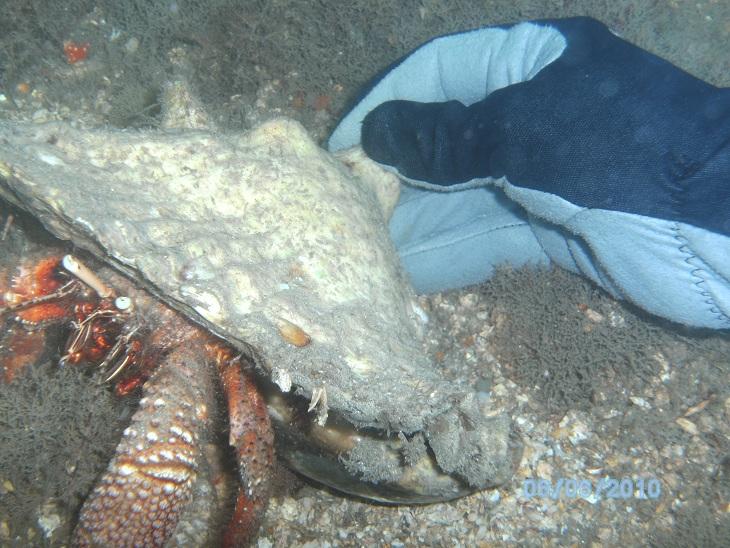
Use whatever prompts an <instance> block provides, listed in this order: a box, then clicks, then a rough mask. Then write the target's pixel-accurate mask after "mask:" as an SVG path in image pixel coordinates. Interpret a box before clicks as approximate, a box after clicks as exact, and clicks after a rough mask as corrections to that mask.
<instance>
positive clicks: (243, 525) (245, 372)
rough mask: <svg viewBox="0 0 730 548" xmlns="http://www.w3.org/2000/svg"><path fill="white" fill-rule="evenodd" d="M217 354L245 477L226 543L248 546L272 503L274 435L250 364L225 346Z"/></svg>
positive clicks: (232, 440)
mask: <svg viewBox="0 0 730 548" xmlns="http://www.w3.org/2000/svg"><path fill="white" fill-rule="evenodd" d="M214 352H215V356H216V359H215V361H216V365H217V366H218V372H219V376H220V378H221V381H222V384H223V390H224V392H225V396H226V400H227V402H228V421H229V428H230V433H229V443H230V444H231V446H233V448H234V449H235V451H236V457H237V460H238V470H239V474H240V478H241V485H240V487H239V490H238V495H237V498H236V508H235V510H234V513H233V517H232V519H231V521H230V523H229V525H228V528H227V529H226V532H225V534H224V536H223V544H224V546H245V545H248V544H249V543H250V542H251V540H252V538H253V537H254V536H255V534H256V531H258V528H259V525H260V523H261V520H262V518H263V516H264V513H265V512H266V507H267V505H268V502H269V495H270V484H271V477H272V475H273V468H274V435H273V432H272V429H271V419H270V418H269V413H268V411H267V408H266V402H265V401H264V398H263V396H262V395H261V393H260V392H259V390H258V389H257V387H256V385H255V382H254V377H253V372H252V370H251V366H250V364H248V363H247V362H243V361H241V360H240V359H239V358H237V357H233V356H232V355H231V354H230V351H229V350H228V349H227V348H225V347H224V348H221V347H217V348H215V349H214Z"/></svg>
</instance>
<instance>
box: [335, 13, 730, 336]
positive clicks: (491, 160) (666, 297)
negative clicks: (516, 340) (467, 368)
mask: <svg viewBox="0 0 730 548" xmlns="http://www.w3.org/2000/svg"><path fill="white" fill-rule="evenodd" d="M359 143H362V146H363V148H364V149H365V152H366V153H367V154H368V155H369V156H370V157H371V158H373V159H374V160H375V161H377V162H379V163H380V164H382V165H384V166H385V167H387V168H389V169H392V170H395V171H396V172H397V173H398V174H399V176H400V177H401V178H402V179H404V180H405V181H407V182H409V183H410V184H409V185H406V186H404V188H403V192H402V194H401V200H400V202H399V204H398V206H397V208H396V210H395V212H394V215H393V217H392V219H391V224H390V228H391V235H392V237H393V240H394V242H395V244H396V247H397V248H398V251H399V253H400V254H401V257H402V259H403V263H404V266H405V268H406V270H407V271H408V273H409V275H410V276H411V279H412V281H413V284H414V286H415V287H416V289H417V290H419V291H424V292H431V291H440V290H444V289H448V288H453V287H458V286H463V285H466V284H470V283H476V282H480V281H483V280H484V279H487V278H488V277H489V276H490V275H491V273H492V271H493V268H494V267H495V266H497V265H499V264H500V263H505V262H507V263H510V264H513V265H523V264H526V263H531V264H537V265H545V264H548V263H549V262H551V261H552V262H554V263H557V264H558V265H560V266H562V267H564V268H567V269H569V270H571V271H573V272H578V273H581V274H583V275H585V276H587V277H589V278H590V279H591V280H593V281H594V282H595V283H596V284H598V285H600V286H601V287H603V288H604V289H606V290H607V291H609V292H610V293H611V294H612V295H614V296H615V297H617V298H623V299H627V300H629V301H632V302H633V303H635V304H636V305H638V306H640V307H641V308H643V309H645V310H647V311H649V312H651V313H653V314H656V315H658V316H661V317H664V318H668V319H670V320H673V321H675V322H680V323H683V324H687V325H691V326H699V327H711V328H730V89H720V88H716V87H714V86H711V85H709V84H707V83H705V82H703V81H701V80H698V79H696V78H694V77H692V76H690V75H689V74H687V73H685V72H683V71H681V70H680V69H678V68H676V67H675V66H673V65H671V64H670V63H668V62H667V61H664V60H662V59H660V58H658V57H656V56H654V55H652V54H650V53H648V52H646V51H644V50H642V49H640V48H638V47H636V46H633V45H632V44H629V43H628V42H625V41H623V40H621V39H620V38H618V37H616V36H615V35H614V34H612V33H611V32H610V31H609V30H608V29H607V28H606V27H605V26H604V25H603V24H601V23H599V22H598V21H595V20H593V19H589V18H582V17H581V18H573V19H563V20H545V21H536V22H526V23H520V24H517V25H514V26H505V27H493V28H484V29H479V30H475V31H470V32H463V33H458V34H452V35H448V36H443V37H440V38H436V39H434V40H432V41H430V42H427V43H426V44H424V45H423V46H421V47H419V48H418V49H416V50H415V51H413V52H412V53H411V54H409V55H407V56H406V57H404V58H403V59H401V60H399V61H398V62H396V63H395V64H393V65H391V66H390V67H389V68H388V69H386V70H385V71H384V72H383V73H381V74H380V75H379V76H378V77H376V78H375V79H374V81H373V82H372V83H371V84H370V85H369V86H368V88H367V89H366V90H365V92H364V93H363V94H362V95H361V96H360V98H359V100H358V101H357V102H356V103H355V105H354V107H353V108H352V110H350V111H349V113H348V114H347V115H346V116H345V117H344V118H343V119H342V121H341V122H340V124H339V125H338V127H337V128H336V129H335V131H334V133H333V134H332V136H331V138H330V140H329V147H330V149H331V150H333V151H335V150H340V149H344V148H348V147H350V146H353V145H356V144H359ZM445 191H448V192H445Z"/></svg>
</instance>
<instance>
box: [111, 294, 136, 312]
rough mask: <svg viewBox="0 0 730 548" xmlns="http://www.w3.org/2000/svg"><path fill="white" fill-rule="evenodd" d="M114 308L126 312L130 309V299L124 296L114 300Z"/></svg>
mask: <svg viewBox="0 0 730 548" xmlns="http://www.w3.org/2000/svg"><path fill="white" fill-rule="evenodd" d="M114 306H115V307H116V308H117V310H120V311H122V312H126V311H128V310H130V309H131V308H132V299H130V298H129V297H124V296H122V297H117V298H116V299H114Z"/></svg>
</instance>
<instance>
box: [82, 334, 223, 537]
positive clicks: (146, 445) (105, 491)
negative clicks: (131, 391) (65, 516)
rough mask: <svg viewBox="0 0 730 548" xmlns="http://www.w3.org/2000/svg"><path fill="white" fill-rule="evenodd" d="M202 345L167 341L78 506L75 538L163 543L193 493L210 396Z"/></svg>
mask: <svg viewBox="0 0 730 548" xmlns="http://www.w3.org/2000/svg"><path fill="white" fill-rule="evenodd" d="M206 358H207V356H206V353H205V348H204V346H203V345H202V344H201V345H196V344H192V342H186V343H185V344H180V345H179V346H177V347H176V348H174V349H173V350H172V351H171V352H170V353H169V354H168V355H167V356H166V357H165V358H164V359H163V360H162V363H161V364H160V366H159V368H158V369H157V370H156V371H155V373H154V374H153V375H152V377H151V378H150V380H149V381H148V382H147V383H145V387H144V395H143V398H142V400H141V401H140V406H139V409H138V410H137V412H136V413H135V414H134V417H133V418H132V422H131V424H130V426H129V427H128V428H127V429H126V430H125V431H124V436H123V438H122V441H121V442H120V444H119V446H118V447H117V452H116V455H115V457H114V459H113V460H112V462H111V463H110V465H109V468H108V469H107V471H106V472H105V473H104V475H103V477H102V478H101V480H100V482H99V484H98V485H97V487H96V488H95V489H94V491H93V493H92V494H91V495H90V497H89V498H88V499H87V501H86V503H85V504H84V506H83V507H82V509H81V515H80V518H79V523H78V525H77V528H76V531H75V544H78V545H79V546H162V545H163V544H164V543H165V542H166V541H167V540H168V539H169V538H170V537H171V536H172V534H173V532H174V531H175V528H176V527H177V524H178V521H179V520H180V517H181V514H182V513H183V511H184V510H185V508H186V506H187V505H188V504H189V503H190V501H191V499H192V496H193V486H194V483H195V481H196V479H197V475H198V472H199V468H200V465H201V460H202V459H203V456H202V455H201V451H200V448H199V446H200V444H201V441H202V439H204V438H206V437H207V435H208V434H207V428H208V424H209V420H208V415H209V408H208V405H207V404H206V403H205V402H207V401H209V400H210V399H211V398H213V397H214V395H213V394H214V393H213V382H212V379H211V376H212V374H213V370H212V368H210V367H209V362H208V360H207V359H206Z"/></svg>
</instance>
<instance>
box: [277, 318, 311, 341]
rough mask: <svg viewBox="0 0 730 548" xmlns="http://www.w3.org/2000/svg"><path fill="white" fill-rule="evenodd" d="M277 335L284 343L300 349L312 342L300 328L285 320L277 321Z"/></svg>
mask: <svg viewBox="0 0 730 548" xmlns="http://www.w3.org/2000/svg"><path fill="white" fill-rule="evenodd" d="M279 334H280V335H281V338H282V339H284V340H285V341H286V342H288V343H289V344H293V345H294V346H298V347H300V348H301V347H302V346H307V345H308V344H309V343H310V342H312V337H310V336H309V335H307V333H306V332H305V331H304V330H303V329H302V328H301V327H299V326H298V325H295V324H293V323H291V322H289V321H287V320H279Z"/></svg>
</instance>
